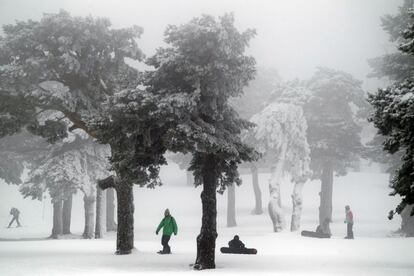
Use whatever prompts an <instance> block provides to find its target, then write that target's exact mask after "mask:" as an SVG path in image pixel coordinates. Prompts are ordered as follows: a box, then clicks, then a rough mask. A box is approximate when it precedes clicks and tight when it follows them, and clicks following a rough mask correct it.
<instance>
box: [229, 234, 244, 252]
mask: <svg viewBox="0 0 414 276" xmlns="http://www.w3.org/2000/svg"><path fill="white" fill-rule="evenodd" d="M229 247H230V248H235V249H241V248H245V246H244V243H242V241H241V240H240V239H239V236H237V235H235V236H234V238H233V239H232V240H231V241H229Z"/></svg>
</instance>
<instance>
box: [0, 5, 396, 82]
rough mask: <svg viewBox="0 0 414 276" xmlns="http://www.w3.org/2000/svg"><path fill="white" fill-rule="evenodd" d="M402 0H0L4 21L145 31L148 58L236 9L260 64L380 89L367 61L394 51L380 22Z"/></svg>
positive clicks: (291, 74)
mask: <svg viewBox="0 0 414 276" xmlns="http://www.w3.org/2000/svg"><path fill="white" fill-rule="evenodd" d="M401 3H402V1H400V0H395V1H389V0H364V1H360V0H313V1H308V0H290V1H285V0H260V1H253V0H251V1H249V0H234V1H231V0H212V1H202V0H197V1H193V0H174V1H168V0H164V1H163V0H151V1H149V0H148V1H143V0H122V1H117V0H112V1H111V0H102V1H100V0H66V1H64V0H48V1H45V0H40V1H24V0H0V24H1V25H3V24H7V23H13V22H14V21H15V20H27V19H34V20H39V19H40V18H41V16H42V14H43V13H55V12H58V11H59V9H65V10H67V11H69V12H70V13H71V14H72V15H81V16H86V15H92V16H102V17H108V18H110V20H111V22H112V24H113V26H114V27H115V28H120V27H127V26H130V25H133V24H136V25H139V26H141V27H143V28H144V34H143V36H142V38H141V39H140V40H139V45H140V47H141V48H142V50H143V51H144V53H145V54H146V55H147V56H150V55H152V54H154V52H155V49H156V48H157V47H159V46H162V41H163V33H164V31H165V28H166V26H167V25H168V24H173V25H176V24H183V23H185V22H187V21H188V20H190V19H191V18H192V17H195V16H199V15H201V14H211V15H216V16H220V15H223V14H224V13H226V12H234V14H235V18H236V25H237V26H238V27H239V28H240V29H242V30H243V29H246V28H254V29H256V30H257V36H256V37H255V38H254V39H253V40H252V41H251V46H250V49H249V51H250V52H251V54H252V55H253V56H254V57H255V58H256V60H257V64H258V66H259V67H272V68H275V69H277V70H278V72H279V74H280V76H281V77H282V79H284V80H289V79H294V78H300V79H304V78H308V77H310V76H311V75H312V73H313V72H314V70H315V67H317V66H327V67H332V68H335V69H339V70H344V71H346V72H349V73H351V74H352V75H354V76H355V77H356V78H358V79H360V80H364V87H365V88H366V89H370V90H373V89H375V88H376V87H377V84H378V80H373V79H368V78H367V77H366V76H367V74H368V73H369V72H370V68H369V66H368V64H367V62H366V60H367V59H368V58H372V57H376V56H380V55H382V54H384V53H386V52H392V51H394V49H395V45H393V44H392V43H390V42H389V41H388V38H387V35H386V34H385V32H384V31H383V30H382V28H381V21H380V17H381V16H383V15H385V14H393V13H395V12H396V11H397V9H398V6H400V5H401Z"/></svg>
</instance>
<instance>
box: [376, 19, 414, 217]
mask: <svg viewBox="0 0 414 276" xmlns="http://www.w3.org/2000/svg"><path fill="white" fill-rule="evenodd" d="M411 26H412V25H411ZM413 95H414V81H413V80H412V79H411V78H410V79H406V80H404V81H401V82H396V83H395V84H393V85H391V86H389V87H387V88H384V89H379V90H378V91H377V93H375V94H370V96H369V101H370V103H371V104H372V106H373V107H374V114H373V115H372V117H371V120H372V121H373V123H374V124H375V126H376V127H377V128H378V129H379V133H380V134H381V135H384V136H385V137H386V140H385V142H384V144H383V145H384V149H385V150H386V151H388V152H390V153H395V152H397V151H399V150H400V149H402V150H403V152H404V155H403V157H402V164H401V166H399V168H398V170H397V171H396V172H395V176H394V178H393V179H392V181H391V188H392V189H393V192H392V195H396V194H398V195H400V196H401V198H402V199H401V203H400V204H399V205H398V206H397V208H396V212H397V213H398V214H401V212H402V211H403V210H404V208H405V207H406V206H407V205H411V204H414V192H413V189H412V186H413V185H412V183H413V181H414V179H413V175H414V171H413V161H412V160H413V157H414V148H413V146H412V139H414V138H413V135H414V132H413V129H414V126H413V120H412V116H414V113H413V110H414V109H413V106H414V96H413ZM413 210H414V209H412V211H411V215H413V214H414V211H413Z"/></svg>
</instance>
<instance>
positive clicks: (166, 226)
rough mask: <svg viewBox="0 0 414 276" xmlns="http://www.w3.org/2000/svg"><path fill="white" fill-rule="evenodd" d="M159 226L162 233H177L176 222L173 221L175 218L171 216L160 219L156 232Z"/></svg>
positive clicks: (168, 234) (169, 234)
mask: <svg viewBox="0 0 414 276" xmlns="http://www.w3.org/2000/svg"><path fill="white" fill-rule="evenodd" d="M161 228H163V229H162V234H163V235H167V236H171V234H172V233H174V234H175V235H177V231H178V227H177V223H176V222H175V219H174V218H173V217H172V216H167V217H164V218H163V219H162V220H161V222H160V225H158V227H157V231H156V232H157V234H158V232H159V231H160V229H161Z"/></svg>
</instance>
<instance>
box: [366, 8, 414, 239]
mask: <svg viewBox="0 0 414 276" xmlns="http://www.w3.org/2000/svg"><path fill="white" fill-rule="evenodd" d="M413 8H414V3H413V1H412V0H405V1H404V3H403V5H402V6H401V7H400V8H399V12H398V13H397V14H396V15H386V16H384V17H383V18H382V27H383V29H384V30H385V31H386V32H387V33H388V35H389V38H390V41H392V42H395V43H396V44H397V47H396V49H397V50H398V51H397V52H395V53H392V54H387V55H384V56H382V57H378V58H376V59H374V60H375V61H377V62H376V63H375V62H374V63H371V66H372V68H373V71H374V73H373V76H375V77H388V78H389V79H391V80H392V81H394V84H392V85H390V86H389V87H387V88H384V89H379V90H378V91H377V93H372V94H371V95H370V96H369V101H370V103H371V105H372V106H373V107H374V112H373V114H372V115H371V117H370V120H371V121H372V122H373V123H374V125H375V126H376V127H377V128H378V138H377V141H379V142H375V141H374V142H373V144H374V146H378V145H379V144H380V143H381V144H382V146H383V149H384V150H385V151H386V152H387V153H388V154H392V156H391V157H389V158H387V160H383V159H384V157H386V156H388V154H386V153H382V154H381V153H377V154H374V156H373V157H374V158H376V160H378V161H387V163H388V166H389V168H390V169H389V171H390V179H391V181H390V182H391V187H392V188H393V192H392V193H391V195H396V194H399V195H401V196H402V201H401V203H400V204H399V205H398V206H397V208H396V210H395V211H396V212H397V213H398V214H401V216H402V223H401V230H402V231H403V232H404V233H405V234H406V235H409V236H410V235H413V233H414V230H413V229H414V227H413V225H414V219H413V218H412V217H410V216H409V214H410V213H411V215H412V214H413V213H414V212H413V210H414V207H413V206H412V203H413V198H414V197H413V194H414V193H413V192H412V189H411V184H410V177H409V174H410V168H409V166H410V160H409V159H410V158H411V157H410V156H412V153H411V149H410V144H411V143H410V142H409V141H408V137H409V136H410V135H411V134H410V131H411V130H410V128H411V126H410V125H404V122H409V120H408V119H407V118H408V116H410V113H411V110H410V109H411V107H410V105H411V102H412V101H411V100H410V98H411V95H412V92H411V91H412V87H413V84H412V83H413V78H412V73H413V67H414V56H413V50H414V47H413V43H412V39H413V38H414V32H413V24H414V16H413ZM378 72H381V74H378ZM382 112H384V113H383V114H382ZM376 148H377V147H376ZM371 156H372V154H371ZM410 209H411V210H410ZM393 214H394V212H391V213H390V218H392V217H393Z"/></svg>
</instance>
